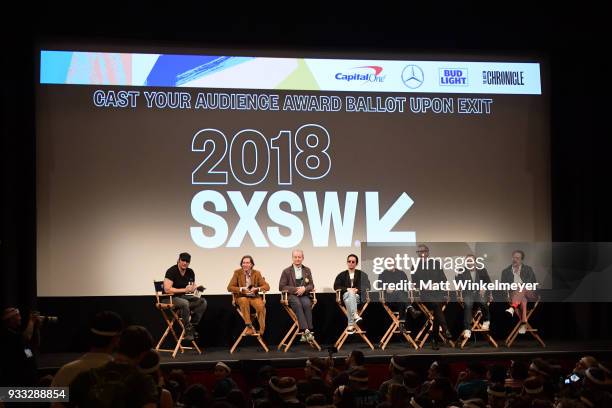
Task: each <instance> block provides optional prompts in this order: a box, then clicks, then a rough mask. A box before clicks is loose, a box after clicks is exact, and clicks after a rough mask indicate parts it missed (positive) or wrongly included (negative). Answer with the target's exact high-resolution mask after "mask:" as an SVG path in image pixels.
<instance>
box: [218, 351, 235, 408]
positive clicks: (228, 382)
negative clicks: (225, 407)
mask: <svg viewBox="0 0 612 408" xmlns="http://www.w3.org/2000/svg"><path fill="white" fill-rule="evenodd" d="M214 375H215V385H214V386H213V398H214V399H215V400H219V399H222V398H225V397H227V394H229V392H230V391H231V390H233V389H236V388H238V385H237V384H236V382H235V381H234V380H233V379H232V377H231V375H232V369H231V368H229V366H228V365H227V364H225V363H224V362H223V361H219V362H217V364H215V369H214Z"/></svg>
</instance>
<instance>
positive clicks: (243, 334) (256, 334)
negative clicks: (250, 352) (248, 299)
mask: <svg viewBox="0 0 612 408" xmlns="http://www.w3.org/2000/svg"><path fill="white" fill-rule="evenodd" d="M260 293H261V294H262V300H263V303H264V307H265V306H266V292H263V291H262V292H260ZM237 298H238V296H237V295H236V294H235V293H232V306H234V309H236V312H238V314H239V315H240V317H241V318H242V321H243V322H244V325H245V326H244V329H243V330H242V332H241V333H240V336H238V338H237V339H236V342H235V343H234V345H233V346H232V348H231V349H230V354H231V353H233V352H234V350H236V347H238V344H240V342H241V341H242V339H243V338H245V337H255V338H257V341H259V344H261V347H263V349H264V350H265V351H266V353H267V352H268V351H269V349H268V346H267V345H266V342H265V341H264V339H262V338H261V333H259V332H258V331H254V332H253V333H248V331H249V327H248V326H247V325H246V319H245V317H244V315H243V314H242V311H241V310H240V306H238V302H237V301H236V299H237ZM249 307H250V306H249ZM254 320H257V312H253V313H251V322H253V321H254Z"/></svg>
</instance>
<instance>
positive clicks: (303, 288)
mask: <svg viewBox="0 0 612 408" xmlns="http://www.w3.org/2000/svg"><path fill="white" fill-rule="evenodd" d="M305 291H306V288H305V287H304V286H300V287H299V288H297V290H296V291H295V294H296V295H298V296H302V295H303V294H304V292H305Z"/></svg>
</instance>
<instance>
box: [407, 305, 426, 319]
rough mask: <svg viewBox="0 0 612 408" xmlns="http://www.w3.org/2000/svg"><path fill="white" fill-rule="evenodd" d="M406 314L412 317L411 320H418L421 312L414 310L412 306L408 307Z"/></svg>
mask: <svg viewBox="0 0 612 408" xmlns="http://www.w3.org/2000/svg"><path fill="white" fill-rule="evenodd" d="M407 310H408V313H410V317H412V318H413V319H418V318H419V317H420V316H421V315H422V314H423V312H421V311H420V310H416V309H415V308H414V307H412V306H408V309H407Z"/></svg>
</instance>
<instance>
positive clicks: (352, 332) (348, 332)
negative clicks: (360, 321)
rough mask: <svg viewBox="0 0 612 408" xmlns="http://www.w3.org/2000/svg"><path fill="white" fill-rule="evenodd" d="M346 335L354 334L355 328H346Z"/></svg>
mask: <svg viewBox="0 0 612 408" xmlns="http://www.w3.org/2000/svg"><path fill="white" fill-rule="evenodd" d="M346 333H347V334H355V328H354V327H353V326H349V327H347V328H346Z"/></svg>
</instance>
